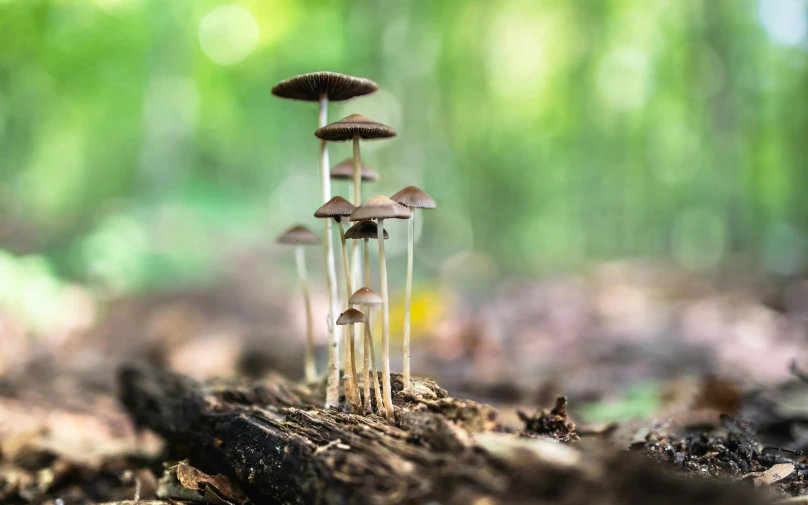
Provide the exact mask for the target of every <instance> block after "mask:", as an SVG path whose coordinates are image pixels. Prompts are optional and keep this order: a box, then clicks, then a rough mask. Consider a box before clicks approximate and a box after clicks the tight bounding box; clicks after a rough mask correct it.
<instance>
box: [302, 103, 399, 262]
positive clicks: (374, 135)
mask: <svg viewBox="0 0 808 505" xmlns="http://www.w3.org/2000/svg"><path fill="white" fill-rule="evenodd" d="M314 135H316V136H317V138H319V139H320V140H322V141H326V142H345V141H348V140H350V141H352V142H353V158H352V162H353V204H354V205H359V204H360V203H361V202H362V170H361V165H362V157H361V155H360V154H359V141H360V140H365V141H368V140H382V139H388V138H391V137H395V136H396V131H395V130H394V129H392V128H390V127H389V126H387V125H383V124H381V123H378V122H376V121H373V120H372V119H369V118H367V117H365V116H363V115H361V114H351V115H350V116H348V117H346V118H343V119H340V120H339V121H336V122H334V123H331V124H329V125H326V126H323V127H321V128H319V129H318V130H317V131H316V132H314ZM351 258H352V261H353V264H354V265H358V264H359V248H358V247H356V244H354V245H353V248H352V251H351Z"/></svg>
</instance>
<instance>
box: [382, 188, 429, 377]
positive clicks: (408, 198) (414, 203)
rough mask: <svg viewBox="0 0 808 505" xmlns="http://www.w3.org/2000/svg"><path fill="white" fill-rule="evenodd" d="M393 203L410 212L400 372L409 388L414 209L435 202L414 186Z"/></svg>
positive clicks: (396, 197)
mask: <svg viewBox="0 0 808 505" xmlns="http://www.w3.org/2000/svg"><path fill="white" fill-rule="evenodd" d="M390 199H391V200H393V201H394V202H398V203H400V204H401V205H403V206H405V207H407V208H409V209H411V210H412V217H411V218H410V223H409V230H408V232H407V287H406V289H405V291H404V339H403V340H404V352H403V354H404V366H403V370H402V374H403V382H404V388H408V387H410V306H411V305H412V265H413V258H414V256H413V244H414V242H415V209H434V208H435V207H437V204H436V203H435V200H434V199H433V198H432V197H431V196H429V195H428V194H426V192H424V191H423V190H421V189H418V188H416V187H415V186H407V187H406V188H404V189H402V190H401V191H399V192H398V193H396V194H395V195H393V196H391V197H390Z"/></svg>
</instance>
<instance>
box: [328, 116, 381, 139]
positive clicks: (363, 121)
mask: <svg viewBox="0 0 808 505" xmlns="http://www.w3.org/2000/svg"><path fill="white" fill-rule="evenodd" d="M314 135H316V136H317V138H319V139H322V140H329V141H331V142H342V141H344V140H353V138H354V137H359V138H360V139H362V140H379V139H386V138H390V137H395V136H396V131H395V130H394V129H392V128H390V127H389V126H387V125H383V124H381V123H377V122H376V121H373V120H372V119H369V118H366V117H365V116H363V115H361V114H351V115H350V116H348V117H346V118H343V119H340V120H339V121H335V122H333V123H331V124H327V125H325V126H323V127H322V128H318V129H317V131H315V132H314Z"/></svg>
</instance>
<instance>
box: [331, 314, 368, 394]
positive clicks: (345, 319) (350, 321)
mask: <svg viewBox="0 0 808 505" xmlns="http://www.w3.org/2000/svg"><path fill="white" fill-rule="evenodd" d="M364 322H365V314H363V313H362V312H360V311H358V310H356V309H354V308H352V307H351V308H349V309H347V310H346V311H345V312H343V313H342V314H340V315H339V318H338V319H337V324H338V325H340V326H345V325H349V326H348V328H349V330H350V331H349V332H348V333H350V334H351V335H353V334H354V331H353V330H354V323H364ZM345 397H346V398H347V397H348V390H347V389H346V390H345Z"/></svg>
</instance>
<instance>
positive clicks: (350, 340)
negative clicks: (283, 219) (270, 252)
mask: <svg viewBox="0 0 808 505" xmlns="http://www.w3.org/2000/svg"><path fill="white" fill-rule="evenodd" d="M336 221H337V225H338V226H339V238H340V242H342V267H343V268H344V269H345V291H346V293H347V297H346V298H345V301H346V303H347V301H348V300H349V299H350V298H351V293H353V282H351V271H350V269H349V268H348V247H347V245H346V243H345V227H344V226H343V225H342V220H341V219H340V220H336ZM354 335H355V334H354V325H353V324H351V325H349V326H348V331H347V332H346V334H345V340H346V342H345V343H346V345H345V373H346V374H348V383H347V384H346V387H345V397H346V398H349V399H350V402H351V404H352V405H353V406H354V407H359V398H358V396H359V388H358V386H357V384H356V359H355V358H354V356H355V355H354V352H355V349H354Z"/></svg>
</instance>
